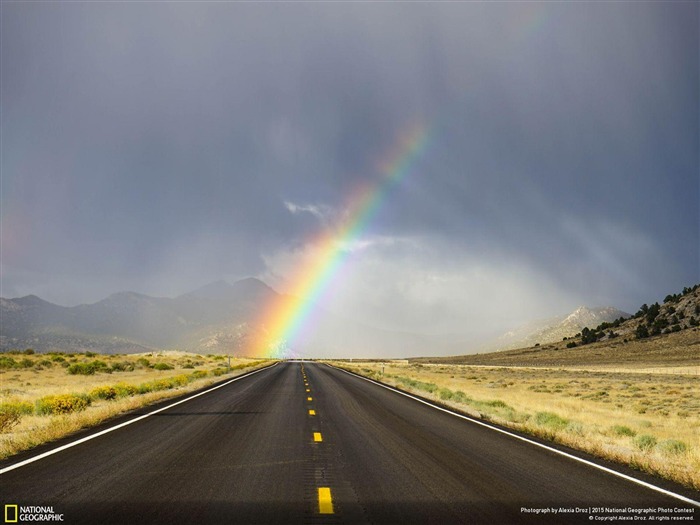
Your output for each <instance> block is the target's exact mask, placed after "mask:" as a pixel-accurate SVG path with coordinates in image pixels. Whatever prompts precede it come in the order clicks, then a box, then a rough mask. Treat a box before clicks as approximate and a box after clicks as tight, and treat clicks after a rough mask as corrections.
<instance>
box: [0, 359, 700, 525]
mask: <svg viewBox="0 0 700 525" xmlns="http://www.w3.org/2000/svg"><path fill="white" fill-rule="evenodd" d="M152 410H153V409H152V408H147V409H143V410H142V411H141V412H139V414H146V413H149V412H150V411H152ZM132 417H136V416H132ZM88 434H89V433H88ZM66 442H67V443H69V442H70V440H67V441H66ZM31 457H32V454H28V455H24V456H22V457H20V458H15V459H12V460H8V461H5V462H3V463H2V464H0V470H1V469H4V468H7V467H10V466H12V465H14V464H16V463H17V462H18V461H19V460H21V459H26V458H31ZM637 477H639V476H638V475H637ZM645 479H647V480H648V478H645ZM0 487H1V490H2V502H3V504H17V505H18V506H19V507H21V506H53V510H54V512H56V513H62V514H63V515H64V517H65V521H64V522H65V523H125V524H126V523H203V524H208V523H353V524H354V523H402V524H406V523H446V524H449V523H523V522H532V523H565V522H574V523H584V522H589V514H586V513H577V514H558V515H553V514H551V513H548V514H542V513H539V514H535V513H532V512H527V511H525V510H523V509H545V508H546V509H551V508H557V509H559V508H579V509H585V508H605V507H606V506H607V507H615V508H628V507H631V508H649V507H655V508H656V507H664V508H669V507H670V508H674V507H681V508H688V509H691V510H692V509H694V510H695V513H694V514H690V515H691V516H693V517H696V520H697V515H698V513H700V509H698V508H695V507H694V506H693V505H692V504H691V503H688V502H684V501H682V500H679V499H678V498H677V497H674V496H673V495H669V494H664V493H662V492H659V491H656V490H652V489H650V488H648V487H644V486H640V485H638V484H635V483H633V482H630V481H629V480H626V479H624V478H621V477H617V476H614V475H611V474H609V473H607V472H604V471H602V470H599V469H596V468H593V467H591V466H590V465H587V464H585V463H581V462H577V461H574V460H572V459H570V458H567V457H565V456H562V455H559V454H557V453H555V452H554V451H552V450H548V449H545V448H541V447H537V446H535V445H533V444H531V443H528V442H525V441H522V440H519V439H516V438H514V437H512V436H510V435H506V434H503V433H499V432H496V431H494V430H492V429H489V428H485V427H483V426H481V425H478V424H475V423H472V422H469V421H465V420H464V419H461V418H459V417H456V416H454V415H451V414H448V413H445V412H443V411H440V410H437V409H435V408H432V407H430V406H427V405H425V404H423V403H420V402H419V401H416V400H414V399H410V398H408V397H406V396H404V395H401V394H399V393H396V392H393V391H391V390H389V389H386V388H383V387H381V386H378V385H376V384H374V383H372V382H369V381H367V380H365V379H362V378H359V377H357V376H354V375H351V374H348V373H346V372H344V371H342V370H338V369H335V368H331V367H329V366H326V365H320V364H315V363H310V362H304V363H298V362H296V363H294V362H288V363H280V364H278V365H276V366H273V367H271V368H269V369H266V370H263V371H259V372H257V373H254V374H251V375H249V376H247V377H243V378H241V379H238V380H237V381H234V382H231V383H230V384H227V385H226V386H223V387H221V388H218V389H216V390H213V391H211V392H208V393H206V394H203V395H201V396H199V397H195V398H193V399H190V400H188V401H185V402H183V403H180V404H178V405H176V406H173V407H172V408H169V409H166V410H163V411H160V412H158V413H156V414H154V415H152V416H150V417H147V418H144V419H142V420H140V421H137V422H135V423H133V424H130V425H127V426H124V427H122V428H119V429H117V430H115V431H113V432H108V433H105V434H104V435H100V436H99V437H96V438H95V439H91V440H89V441H86V442H84V443H80V444H78V445H76V446H73V447H70V448H67V449H65V450H62V451H60V452H57V453H56V454H52V455H49V456H47V457H44V458H42V459H40V460H38V461H34V462H31V463H28V464H25V465H23V466H21V467H19V468H16V469H12V470H9V471H6V472H5V473H3V474H2V475H1V476H0ZM664 487H666V488H670V489H671V490H672V491H673V492H677V493H678V494H681V495H683V496H685V497H687V498H691V499H694V500H697V499H700V498H698V494H697V493H696V492H693V491H688V490H687V489H683V488H681V487H676V486H672V485H669V484H668V483H664ZM590 521H593V520H590Z"/></svg>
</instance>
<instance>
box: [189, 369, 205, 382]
mask: <svg viewBox="0 0 700 525" xmlns="http://www.w3.org/2000/svg"><path fill="white" fill-rule="evenodd" d="M208 375H209V373H208V372H207V371H206V370H195V371H194V372H192V373H191V374H190V375H189V377H190V381H194V380H195V379H202V378H203V377H207V376H208Z"/></svg>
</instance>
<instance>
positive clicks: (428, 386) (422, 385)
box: [396, 376, 438, 394]
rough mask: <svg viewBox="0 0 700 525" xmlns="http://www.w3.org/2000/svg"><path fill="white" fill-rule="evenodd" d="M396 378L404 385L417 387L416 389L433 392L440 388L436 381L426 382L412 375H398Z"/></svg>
mask: <svg viewBox="0 0 700 525" xmlns="http://www.w3.org/2000/svg"><path fill="white" fill-rule="evenodd" d="M396 380H397V381H398V382H399V383H401V384H403V385H404V386H407V387H411V388H415V389H416V390H425V391H426V392H429V393H431V394H432V393H434V392H436V391H437V390H438V386H437V385H436V384H435V383H426V382H425V381H418V380H416V379H411V378H410V377H404V376H396Z"/></svg>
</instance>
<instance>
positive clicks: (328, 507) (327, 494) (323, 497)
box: [301, 365, 334, 514]
mask: <svg viewBox="0 0 700 525" xmlns="http://www.w3.org/2000/svg"><path fill="white" fill-rule="evenodd" d="M301 375H302V377H303V378H304V390H306V394H311V387H310V386H309V380H308V378H307V377H306V371H305V370H304V365H301ZM313 400H314V399H313V397H312V396H311V395H307V396H306V401H307V402H309V403H311V402H312V401H313ZM315 415H316V410H315V409H313V408H309V416H315ZM313 438H314V443H322V442H323V436H322V435H321V433H320V432H314V433H313ZM318 513H319V514H333V513H334V511H333V496H332V495H331V489H330V487H319V488H318Z"/></svg>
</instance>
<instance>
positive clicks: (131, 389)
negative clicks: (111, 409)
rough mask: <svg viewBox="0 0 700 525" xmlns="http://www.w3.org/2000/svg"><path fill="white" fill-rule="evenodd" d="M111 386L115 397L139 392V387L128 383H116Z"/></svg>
mask: <svg viewBox="0 0 700 525" xmlns="http://www.w3.org/2000/svg"><path fill="white" fill-rule="evenodd" d="M113 388H114V390H115V391H116V392H117V397H129V396H135V395H136V394H140V393H141V392H140V389H139V387H137V386H135V385H130V384H128V383H117V384H116V385H114V387H113Z"/></svg>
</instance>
